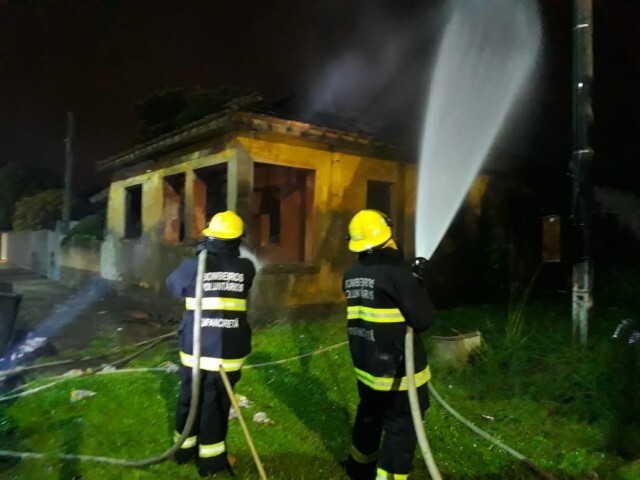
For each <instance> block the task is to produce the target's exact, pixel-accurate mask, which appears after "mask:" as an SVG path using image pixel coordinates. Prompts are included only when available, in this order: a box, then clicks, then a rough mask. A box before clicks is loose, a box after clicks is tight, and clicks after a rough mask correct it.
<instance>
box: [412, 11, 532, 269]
mask: <svg viewBox="0 0 640 480" xmlns="http://www.w3.org/2000/svg"><path fill="white" fill-rule="evenodd" d="M540 35H541V27H540V20H539V16H538V11H537V7H536V3H535V0H453V2H452V4H451V12H450V19H449V23H448V24H447V26H446V28H445V30H444V36H443V39H442V42H441V44H440V48H439V51H438V55H437V59H436V63H435V67H434V69H433V74H432V79H431V85H430V91H429V96H428V105H427V109H426V115H425V121H424V127H423V128H424V130H423V133H422V140H421V148H420V160H419V172H418V185H417V189H418V192H417V204H416V255H418V256H422V257H425V258H430V257H431V256H432V255H433V253H434V251H435V250H436V248H437V246H438V244H439V243H440V241H441V240H442V238H443V236H444V234H445V233H446V231H447V228H448V227H449V225H450V224H451V221H452V220H453V217H454V216H455V214H456V212H457V211H458V209H459V207H460V205H461V203H462V201H463V200H464V198H465V195H466V194H467V191H468V189H469V187H470V185H471V183H472V182H473V179H474V178H475V177H476V175H477V174H478V172H479V170H480V168H481V166H482V163H483V161H484V159H485V157H486V156H487V154H488V152H489V149H490V148H491V145H492V144H493V142H494V140H495V138H496V137H497V135H498V133H499V131H500V129H501V128H502V126H503V124H504V123H505V119H506V118H507V116H508V114H509V112H510V111H511V110H512V107H513V106H514V105H516V104H517V100H518V98H519V97H520V96H521V95H522V93H523V91H525V87H526V85H527V82H528V80H530V78H531V73H532V72H533V70H534V66H535V63H536V59H537V56H538V52H539V49H540Z"/></svg>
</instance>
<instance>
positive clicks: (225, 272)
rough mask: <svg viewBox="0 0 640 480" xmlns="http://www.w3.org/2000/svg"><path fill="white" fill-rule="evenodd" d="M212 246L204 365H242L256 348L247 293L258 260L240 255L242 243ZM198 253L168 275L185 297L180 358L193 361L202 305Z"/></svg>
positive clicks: (205, 291) (205, 304)
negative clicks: (198, 289) (199, 301)
mask: <svg viewBox="0 0 640 480" xmlns="http://www.w3.org/2000/svg"><path fill="white" fill-rule="evenodd" d="M212 245H213V247H212V248H209V249H208V250H209V251H208V255H207V262H206V267H205V274H204V279H203V293H202V295H203V297H202V320H201V327H202V330H201V349H200V351H201V358H200V367H201V368H202V369H204V370H209V371H218V369H219V367H220V365H222V366H223V367H224V368H225V370H227V371H230V372H231V371H236V370H240V368H241V367H242V363H243V362H244V359H245V358H246V357H247V355H249V353H250V352H251V328H250V327H249V323H248V321H247V297H248V295H249V289H250V288H251V285H252V283H253V279H254V277H255V267H254V266H253V263H252V262H251V261H250V260H249V259H247V258H242V257H240V256H239V251H238V244H237V243H233V242H216V243H214V244H212ZM197 264H198V261H197V257H192V258H188V259H186V260H184V261H183V262H182V263H181V264H180V265H179V266H178V268H177V269H176V270H174V271H173V273H171V275H169V277H168V278H167V282H166V283H167V288H168V289H169V291H170V292H171V293H172V294H173V295H174V296H176V297H180V298H183V299H184V302H185V311H184V314H183V319H182V324H181V326H180V361H181V363H182V364H183V365H184V366H187V367H190V366H193V318H194V310H195V309H196V298H195V296H196V295H195V290H196V281H197V279H196V275H197Z"/></svg>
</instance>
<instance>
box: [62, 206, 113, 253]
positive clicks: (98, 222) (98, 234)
mask: <svg viewBox="0 0 640 480" xmlns="http://www.w3.org/2000/svg"><path fill="white" fill-rule="evenodd" d="M104 220H105V219H104V213H95V214H93V215H88V216H86V217H84V218H83V219H82V220H80V221H79V222H78V223H77V224H76V225H75V226H74V227H73V228H72V229H71V230H70V231H69V233H68V234H67V236H66V237H64V239H63V240H62V245H63V246H64V245H69V244H74V245H85V244H87V243H90V242H91V241H93V240H103V238H104V227H105V221H104Z"/></svg>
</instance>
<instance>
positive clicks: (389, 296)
mask: <svg viewBox="0 0 640 480" xmlns="http://www.w3.org/2000/svg"><path fill="white" fill-rule="evenodd" d="M348 238H349V250H351V251H352V252H354V253H357V254H358V260H357V261H356V262H355V263H354V264H352V265H351V266H350V267H349V268H348V269H347V271H346V273H345V275H344V280H343V290H344V294H345V297H346V299H347V331H348V335H349V346H350V349H351V358H352V360H353V365H354V368H355V374H356V378H357V387H358V394H359V397H360V403H359V405H358V411H357V414H356V420H355V425H354V427H353V435H352V445H351V450H350V452H349V458H348V460H347V463H346V471H347V474H348V475H349V477H350V478H352V479H358V480H360V479H362V480H373V479H377V480H386V479H396V480H398V479H406V478H407V477H408V474H409V471H410V469H411V465H412V463H413V456H414V452H415V447H416V434H415V430H414V427H413V422H412V419H411V413H410V407H409V397H408V394H407V379H406V376H405V363H404V362H405V351H404V336H405V333H406V327H407V325H410V326H411V327H413V328H414V329H415V331H416V332H423V331H425V330H426V329H427V328H428V327H429V326H430V325H431V324H432V323H433V318H434V315H433V305H432V303H431V300H430V298H429V295H428V294H427V291H426V290H425V288H424V287H423V279H422V278H418V277H417V274H416V272H412V270H411V268H410V267H409V266H408V265H407V264H406V263H405V262H404V259H403V256H402V253H401V252H400V250H399V249H398V247H397V245H396V242H395V240H394V239H393V231H392V224H391V221H390V220H389V218H388V217H387V216H386V215H385V214H383V213H382V212H379V211H377V210H362V211H360V212H358V213H357V214H356V215H355V216H354V217H353V218H352V220H351V222H350V223H349V236H348ZM418 263H420V264H421V265H422V263H421V262H418ZM418 273H423V272H418ZM414 351H415V353H414V355H415V372H416V373H415V382H416V386H417V387H418V398H419V400H420V406H421V409H422V413H423V415H424V412H425V411H426V409H427V408H428V406H429V396H428V390H427V382H428V381H429V379H430V377H431V373H430V371H429V365H428V363H427V357H426V354H425V350H424V347H423V345H422V341H421V339H420V335H419V333H418V334H416V335H415V343H414ZM383 432H384V435H383Z"/></svg>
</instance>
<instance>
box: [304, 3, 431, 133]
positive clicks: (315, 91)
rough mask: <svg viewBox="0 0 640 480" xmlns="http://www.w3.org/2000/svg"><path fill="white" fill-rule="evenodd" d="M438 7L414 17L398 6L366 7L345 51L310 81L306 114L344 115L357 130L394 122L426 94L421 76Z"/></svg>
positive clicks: (422, 10) (414, 13)
mask: <svg viewBox="0 0 640 480" xmlns="http://www.w3.org/2000/svg"><path fill="white" fill-rule="evenodd" d="M435 4H437V2H434V4H431V5H429V7H428V8H426V7H424V6H421V7H420V9H418V8H417V7H414V8H413V9H412V10H411V11H410V12H407V11H406V10H405V11H404V12H403V11H401V10H400V9H399V8H398V7H396V5H395V4H392V5H393V6H392V7H389V8H383V7H381V6H380V5H379V2H378V3H377V4H376V3H374V2H371V3H370V4H367V6H368V7H369V8H368V9H366V10H364V12H363V13H361V16H360V18H359V20H358V23H357V25H356V28H355V30H354V31H353V33H352V34H351V36H350V38H348V39H347V40H346V41H343V42H342V45H344V46H343V47H342V49H341V50H339V51H338V52H336V53H335V54H334V55H333V58H332V60H330V61H329V63H327V64H326V65H324V67H323V69H322V70H321V71H320V73H319V74H317V75H316V76H315V77H314V78H312V79H311V81H310V83H309V90H308V92H307V94H306V101H305V111H306V112H308V113H310V114H311V115H313V114H317V113H334V114H339V115H341V116H344V117H348V118H349V119H353V120H357V121H358V122H357V123H358V125H355V127H356V128H357V127H358V126H361V127H363V126H365V125H366V126H368V127H370V128H374V129H375V128H379V127H381V126H383V125H384V124H385V123H386V122H388V121H389V118H387V115H389V114H392V115H393V114H398V112H399V111H400V110H402V107H403V106H406V105H410V104H412V103H413V104H415V97H416V96H420V97H421V96H422V95H423V83H422V82H420V81H419V79H418V78H417V77H419V76H420V75H421V72H422V70H423V69H424V68H425V63H426V62H425V61H424V60H425V59H426V58H427V57H428V40H429V39H430V37H433V38H435V37H436V36H435V35H434V34H433V32H434V25H435V24H436V21H437V19H438V17H439V16H438V15H434V13H437V12H438V10H436V9H435V8H434V5H435ZM427 14H430V15H431V17H428V16H427ZM422 74H423V72H422ZM414 106H415V105H414Z"/></svg>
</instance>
